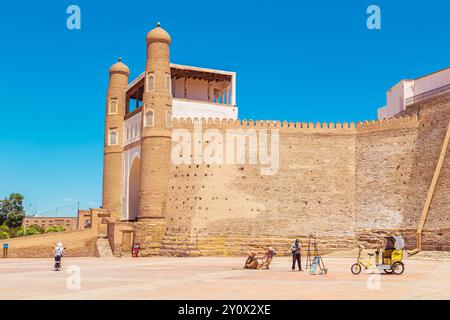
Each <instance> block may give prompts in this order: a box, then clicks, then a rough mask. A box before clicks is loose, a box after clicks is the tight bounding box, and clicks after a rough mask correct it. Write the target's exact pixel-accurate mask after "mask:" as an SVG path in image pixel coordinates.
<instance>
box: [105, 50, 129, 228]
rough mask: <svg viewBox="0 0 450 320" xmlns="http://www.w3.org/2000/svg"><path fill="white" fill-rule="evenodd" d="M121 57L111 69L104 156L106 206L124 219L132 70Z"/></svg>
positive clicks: (118, 217)
mask: <svg viewBox="0 0 450 320" xmlns="http://www.w3.org/2000/svg"><path fill="white" fill-rule="evenodd" d="M121 60H122V59H121V58H119V62H117V63H115V64H113V65H112V66H111V68H110V69H109V86H108V92H107V95H106V116H105V143H104V159H103V197H102V203H103V208H105V209H108V210H110V212H111V214H112V215H113V216H114V217H115V218H116V220H120V217H121V212H122V179H123V177H122V152H123V141H124V139H123V137H124V135H123V130H124V116H125V106H126V90H127V86H128V76H129V75H130V70H129V69H128V67H127V66H126V65H125V64H124V63H122V61H121Z"/></svg>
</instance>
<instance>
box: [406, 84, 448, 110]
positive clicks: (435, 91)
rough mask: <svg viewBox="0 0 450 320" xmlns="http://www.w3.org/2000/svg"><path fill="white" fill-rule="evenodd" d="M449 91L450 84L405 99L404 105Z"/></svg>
mask: <svg viewBox="0 0 450 320" xmlns="http://www.w3.org/2000/svg"><path fill="white" fill-rule="evenodd" d="M448 91H450V84H447V85H445V86H442V87H439V88H436V89H433V90H430V91H427V92H424V93H421V94H418V95H417V96H413V97H410V98H408V99H406V102H405V103H406V107H407V106H410V105H413V104H415V103H418V102H421V101H424V100H427V99H429V98H432V97H435V96H438V95H441V94H443V93H446V92H448Z"/></svg>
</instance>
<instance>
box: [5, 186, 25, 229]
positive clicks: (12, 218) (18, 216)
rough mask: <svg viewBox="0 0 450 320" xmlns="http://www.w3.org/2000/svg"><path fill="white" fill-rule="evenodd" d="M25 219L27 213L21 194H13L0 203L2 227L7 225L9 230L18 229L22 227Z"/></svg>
mask: <svg viewBox="0 0 450 320" xmlns="http://www.w3.org/2000/svg"><path fill="white" fill-rule="evenodd" d="M23 218H25V211H24V209H23V196H22V195H21V194H20V193H11V194H10V195H9V197H8V198H5V199H3V200H1V201H0V225H1V224H3V223H5V224H6V225H7V226H8V227H9V228H17V227H20V226H21V225H22V221H23Z"/></svg>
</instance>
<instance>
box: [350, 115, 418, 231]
mask: <svg viewBox="0 0 450 320" xmlns="http://www.w3.org/2000/svg"><path fill="white" fill-rule="evenodd" d="M417 126H418V120H417V117H415V116H414V117H404V118H398V119H389V120H383V121H381V122H380V121H377V122H371V123H368V122H365V123H360V124H358V126H357V132H358V134H357V143H356V227H357V228H358V229H395V228H401V227H414V226H415V225H411V223H409V224H408V223H407V222H406V221H405V216H407V215H408V214H409V213H408V212H405V201H406V195H407V192H408V188H409V186H410V181H411V175H412V174H413V161H414V154H415V153H414V152H415V142H416V137H417Z"/></svg>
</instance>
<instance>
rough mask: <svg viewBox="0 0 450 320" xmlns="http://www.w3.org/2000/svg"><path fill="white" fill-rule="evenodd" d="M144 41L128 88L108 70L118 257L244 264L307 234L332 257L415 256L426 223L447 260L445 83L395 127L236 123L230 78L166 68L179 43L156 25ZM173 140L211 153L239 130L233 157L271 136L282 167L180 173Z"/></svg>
mask: <svg viewBox="0 0 450 320" xmlns="http://www.w3.org/2000/svg"><path fill="white" fill-rule="evenodd" d="M146 41H147V60H146V66H145V72H144V73H143V74H141V75H140V76H139V77H137V78H136V79H135V80H133V81H132V82H130V83H129V82H128V76H129V74H130V71H129V69H128V67H127V66H126V65H125V64H123V63H122V62H121V61H119V62H118V63H116V64H114V65H113V66H112V67H111V69H110V81H109V87H108V93H107V103H106V120H105V147H104V173H103V208H104V212H106V213H107V214H105V215H104V216H105V217H107V218H105V219H104V220H105V221H103V222H104V224H107V225H105V228H104V232H105V233H107V236H108V240H109V243H110V245H111V248H112V250H113V251H114V254H115V255H122V254H129V251H130V247H131V245H132V244H133V243H139V244H140V245H141V254H143V255H153V254H167V255H217V254H219V255H229V254H245V253H246V252H247V251H248V250H255V249H256V250H259V249H261V250H263V249H264V248H266V247H267V246H269V245H271V246H273V247H275V249H276V250H277V251H278V252H280V253H282V252H284V251H286V250H288V244H289V243H290V241H291V240H292V239H293V238H296V237H300V238H302V239H306V238H307V237H308V235H309V234H311V233H312V234H314V235H315V236H317V238H318V239H319V241H320V243H321V247H322V249H323V250H336V249H339V248H349V247H353V246H355V245H356V244H357V243H358V242H359V243H361V242H364V243H366V244H368V245H371V244H374V243H375V242H376V241H377V240H378V239H379V238H380V236H382V235H384V234H389V233H391V232H393V231H395V230H397V231H400V232H402V233H403V234H404V235H405V237H406V240H407V241H406V242H407V246H408V248H410V249H412V248H415V247H416V246H417V245H419V244H418V243H417V240H418V238H417V237H416V233H417V228H418V225H420V224H421V223H422V224H423V226H424V227H423V230H422V229H421V231H420V235H421V238H420V240H421V241H422V244H421V245H422V248H423V249H437V250H450V214H449V212H450V197H449V194H450V157H449V154H448V153H449V151H448V147H447V146H446V145H445V137H446V133H447V127H448V124H449V121H450V94H449V91H450V90H449V89H450V86H448V85H447V86H446V87H444V86H442V87H440V88H438V89H434V91H433V90H431V91H430V90H428V91H426V92H424V93H423V94H418V95H416V96H415V97H414V99H413V100H411V101H410V102H409V103H408V105H407V106H406V105H405V106H404V107H403V108H402V109H401V110H397V109H395V110H394V109H392V108H391V107H390V106H388V107H386V108H385V109H383V110H381V109H380V110H381V111H379V114H381V113H382V114H388V113H389V112H390V113H395V117H391V118H388V119H387V118H385V117H384V116H382V117H380V120H376V121H365V122H359V123H304V122H303V123H301V122H296V123H293V122H290V123H288V122H279V121H253V120H249V121H246V120H242V121H241V120H238V119H237V111H238V109H237V106H236V89H235V87H236V74H235V73H234V72H228V71H221V70H213V69H205V68H198V67H189V66H182V65H176V64H172V63H170V50H169V45H170V43H171V38H170V36H169V34H168V33H167V32H166V31H165V30H163V29H162V28H161V27H160V26H159V24H158V26H157V27H156V28H155V29H153V30H151V31H150V32H149V33H148V34H147V38H146ZM449 70H450V69H446V70H445V71H444V72H445V74H447V72H448V71H449ZM408 83H409V82H408ZM417 83H419V82H418V81H417ZM409 85H410V86H411V85H412V84H409ZM432 91H433V92H432ZM404 98H405V97H404ZM404 100H405V101H406V98H405V99H404ZM395 101H397V100H395ZM397 107H398V106H395V108H397ZM392 110H394V111H392ZM175 129H181V130H183V131H182V132H188V133H189V134H190V137H191V138H190V140H189V141H187V142H188V145H189V146H190V148H191V149H192V150H194V149H196V148H200V149H202V150H203V149H204V148H207V147H208V146H211V145H212V144H215V143H217V141H218V140H217V139H218V138H217V137H218V136H217V134H218V135H223V137H224V140H221V141H220V142H219V143H218V145H220V147H221V148H225V146H223V144H225V143H226V142H227V143H228V140H226V138H225V137H227V136H228V137H230V132H232V133H233V134H234V136H233V137H232V138H233V139H235V140H233V141H234V142H233V143H235V145H233V150H237V148H238V144H239V143H240V142H239V141H241V142H242V143H243V144H242V146H243V148H244V149H245V150H246V152H250V151H248V147H249V143H250V141H251V139H253V138H254V139H257V140H258V142H261V141H262V140H261V139H262V138H261V136H259V135H258V132H267V133H268V136H267V137H266V138H264V139H267V142H268V143H269V145H270V142H272V141H275V140H273V139H275V138H276V137H278V138H277V139H279V140H276V141H279V168H278V170H277V172H276V173H275V174H272V175H263V174H261V164H260V163H259V162H258V163H256V164H255V163H250V162H249V160H248V159H249V157H250V153H248V155H246V161H243V162H239V163H236V164H230V163H228V162H226V161H216V162H213V163H207V162H205V161H200V162H196V161H195V159H192V161H191V160H189V159H188V160H189V161H188V162H183V163H175V162H174V161H172V160H173V159H171V152H172V150H173V147H174V145H175V144H176V143H177V142H178V141H176V139H171V137H172V133H174V132H175ZM209 129H213V130H212V131H211V130H210V131H208V130H209ZM195 130H197V131H195ZM198 130H200V134H198ZM233 130H234V131H233ZM261 130H262V131H261ZM194 132H197V134H195V133H194ZM274 132H276V133H277V134H278V136H276V135H273V133H274ZM256 137H257V138H256ZM172 140H173V141H172ZM222 150H223V151H224V154H223V158H225V157H226V156H227V154H226V152H228V151H226V150H224V149H222ZM225 151H226V152H225ZM273 152H274V150H273V149H272V150H271V149H270V147H269V151H268V153H269V156H271V155H272V154H273ZM257 160H261V154H259V155H258V158H257ZM440 160H441V163H442V166H441V170H436V168H437V167H439V166H437V164H438V163H439V161H440ZM434 180H435V187H434V188H430V185H432V184H433V183H432V182H433V181H434ZM431 189H432V192H430V190H431ZM427 200H430V203H431V205H430V206H429V208H428V209H427V210H424V207H426V203H427V202H428V201H427ZM424 212H425V214H424ZM81 225H82V223H81ZM82 227H83V226H82Z"/></svg>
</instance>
